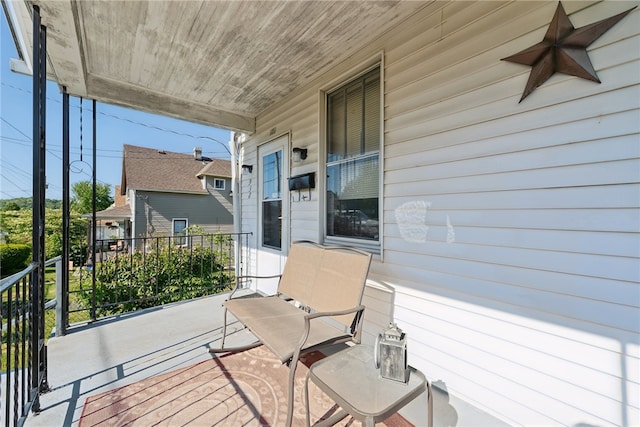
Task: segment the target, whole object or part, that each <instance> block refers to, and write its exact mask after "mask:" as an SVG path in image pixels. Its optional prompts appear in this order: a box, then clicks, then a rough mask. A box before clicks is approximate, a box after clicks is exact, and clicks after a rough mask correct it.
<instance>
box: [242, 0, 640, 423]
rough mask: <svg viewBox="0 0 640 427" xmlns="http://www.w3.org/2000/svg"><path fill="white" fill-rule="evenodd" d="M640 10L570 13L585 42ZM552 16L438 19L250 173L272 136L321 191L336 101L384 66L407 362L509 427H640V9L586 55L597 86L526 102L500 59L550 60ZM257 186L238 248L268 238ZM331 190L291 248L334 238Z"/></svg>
mask: <svg viewBox="0 0 640 427" xmlns="http://www.w3.org/2000/svg"><path fill="white" fill-rule="evenodd" d="M636 5H638V2H618V1H605V2H566V3H565V9H566V11H567V13H568V14H569V16H570V20H571V21H572V23H573V24H574V26H575V27H581V26H584V25H587V24H590V23H593V22H596V21H599V20H602V19H604V18H607V17H610V16H612V15H614V14H617V13H620V12H622V11H624V10H627V9H629V8H631V7H633V6H636ZM556 6H557V2H505V3H497V2H447V3H433V4H431V5H430V6H428V7H426V8H425V9H424V10H423V11H422V12H421V13H419V14H416V15H415V16H414V17H412V18H411V19H410V20H409V21H408V22H406V23H405V24H403V26H402V28H397V29H395V30H394V31H391V32H390V33H388V34H387V35H386V36H384V37H382V38H380V39H378V40H375V41H372V43H371V44H370V45H369V46H368V47H367V48H366V49H363V50H362V51H361V52H360V53H359V54H358V55H356V56H354V57H352V58H351V59H350V60H349V61H348V62H346V63H343V64H337V65H336V66H335V68H334V69H333V70H332V71H331V72H330V73H328V74H326V75H325V76H323V77H322V78H321V79H319V80H318V81H316V82H315V83H314V84H313V85H311V86H308V87H306V88H304V89H302V90H300V91H298V92H297V93H295V94H293V95H292V96H291V97H289V98H288V99H287V100H286V102H283V103H280V104H278V105H277V106H275V107H273V108H272V109H270V110H269V111H267V112H266V113H265V114H263V115H261V116H259V117H258V119H257V132H256V134H255V135H254V136H253V137H252V138H251V139H250V140H249V142H248V143H246V144H245V153H244V156H245V159H244V163H247V164H255V158H256V157H255V156H256V152H255V150H256V148H257V146H258V145H259V144H261V143H263V142H266V141H268V140H269V139H270V137H269V135H270V132H271V131H272V129H274V128H276V129H277V133H281V132H285V131H288V132H290V135H291V138H292V140H293V146H300V147H307V148H308V149H309V153H308V154H309V157H308V158H307V160H305V161H304V163H303V164H300V165H298V164H295V165H292V170H291V175H295V174H298V173H303V172H308V171H316V172H318V171H320V172H321V171H322V168H323V166H322V160H321V159H320V155H319V153H321V150H320V149H319V147H318V141H322V137H321V136H319V135H321V134H322V131H321V125H320V123H321V118H320V117H319V111H321V107H319V104H320V100H321V93H322V92H321V90H322V89H328V88H329V87H331V85H335V84H337V83H339V82H341V81H345V80H346V79H348V78H349V77H350V76H352V75H353V74H354V73H356V72H357V71H358V69H359V68H362V67H363V66H364V64H366V63H367V62H370V60H371V58H374V57H376V56H377V55H379V54H380V53H381V52H383V55H382V58H383V73H384V107H385V113H384V114H385V138H384V141H385V142H384V163H383V166H384V187H383V191H384V218H383V235H384V241H383V254H382V257H377V258H376V259H375V260H374V262H373V264H372V267H371V274H370V279H373V280H375V281H378V282H380V283H384V284H387V285H389V286H391V287H392V288H393V289H395V310H394V314H395V320H396V321H397V322H398V324H399V326H400V327H401V328H402V329H404V330H405V331H406V332H407V333H408V336H409V340H410V345H409V350H410V356H409V358H410V363H411V364H413V365H415V366H417V367H419V368H421V369H422V370H423V371H424V372H425V373H426V374H427V376H428V377H429V378H430V379H432V380H439V381H441V382H442V383H444V384H445V385H446V387H447V389H448V391H449V392H450V393H451V394H452V395H455V396H458V397H461V398H463V399H465V400H467V401H469V402H471V403H473V404H474V405H476V406H478V407H480V408H482V409H483V410H485V411H486V412H487V413H489V414H491V415H492V416H495V417H496V418H499V419H500V420H503V421H505V422H507V423H510V424H513V425H578V424H580V425H587V424H590V425H629V426H631V425H640V415H639V414H640V403H639V402H640V368H639V367H640V335H639V329H640V268H639V267H638V265H640V244H639V241H640V240H639V238H640V234H639V231H640V186H639V184H640V173H639V172H638V171H639V170H640V55H639V52H640V9H636V10H635V11H634V12H632V13H631V14H630V15H629V16H627V17H626V18H625V19H624V20H623V21H621V22H620V23H619V24H617V25H616V26H615V27H613V28H612V29H611V30H610V31H608V32H607V33H606V34H604V35H603V36H602V37H600V38H599V39H598V40H597V41H596V42H594V43H593V44H592V45H591V46H590V47H589V49H588V51H589V56H590V58H591V61H592V62H593V64H594V67H595V69H596V71H597V72H598V76H599V77H600V79H601V80H602V83H601V84H596V83H593V82H590V81H587V80H584V79H579V78H576V77H570V76H566V75H562V74H556V75H554V76H553V77H552V78H551V79H550V80H549V81H547V82H546V83H545V84H544V85H542V86H541V87H540V88H538V89H537V90H536V91H535V92H533V94H531V95H530V96H529V97H528V98H527V99H526V100H525V101H524V102H522V103H518V101H519V99H520V96H521V94H522V91H523V89H524V86H525V83H526V81H527V78H528V76H529V72H530V67H525V66H520V65H517V64H512V63H507V62H504V61H501V60H500V59H501V58H504V57H506V56H509V55H511V54H513V53H516V52H518V51H520V50H522V49H524V48H527V47H529V46H532V45H533V44H535V43H537V42H539V41H541V40H542V38H543V36H544V33H545V32H546V29H547V27H548V24H549V22H550V21H551V17H552V16H553V14H554V11H555V8H556ZM255 176H256V175H255V171H254V174H253V175H246V174H245V175H243V176H242V181H241V188H242V231H253V232H255V231H256V230H257V229H258V224H257V200H256V194H257V185H258V183H257V182H256V179H255ZM319 176H322V173H319ZM320 191H321V187H320V188H318V189H316V190H315V191H313V192H312V197H311V200H310V201H303V202H292V203H291V212H290V218H291V223H290V226H291V230H290V235H291V240H292V241H293V240H298V239H307V238H308V239H313V240H320V239H321V236H322V213H321V212H320V209H321V206H322V205H321V203H319V198H320V197H321V193H320ZM407 210H413V212H414V213H415V212H422V222H421V223H417V224H416V223H412V224H405V223H404V222H403V218H404V217H403V213H404V212H405V211H407ZM407 225H410V226H411V227H406V226H407ZM412 232H413V234H412ZM369 294H371V292H368V293H367V295H369ZM369 303H373V304H377V302H376V301H371V300H370V301H369ZM376 310H379V311H380V312H381V313H383V312H384V309H380V308H377V309H376ZM414 421H415V422H416V423H417V424H418V425H421V423H420V422H421V421H423V420H419V419H418V420H414Z"/></svg>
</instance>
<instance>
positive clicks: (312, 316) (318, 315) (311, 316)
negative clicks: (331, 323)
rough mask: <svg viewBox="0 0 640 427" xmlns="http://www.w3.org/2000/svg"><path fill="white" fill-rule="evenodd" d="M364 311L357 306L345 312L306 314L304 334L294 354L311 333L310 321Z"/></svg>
mask: <svg viewBox="0 0 640 427" xmlns="http://www.w3.org/2000/svg"><path fill="white" fill-rule="evenodd" d="M362 311H364V305H358V306H355V307H352V308H348V309H346V310H337V311H319V312H316V313H311V314H306V315H305V316H304V332H303V334H302V336H301V337H300V341H299V342H298V348H297V349H296V352H297V353H299V352H300V351H301V350H302V348H303V347H304V344H305V343H306V342H307V339H308V338H309V333H310V332H311V321H312V320H314V319H318V318H321V317H333V316H342V315H345V314H351V313H358V312H362Z"/></svg>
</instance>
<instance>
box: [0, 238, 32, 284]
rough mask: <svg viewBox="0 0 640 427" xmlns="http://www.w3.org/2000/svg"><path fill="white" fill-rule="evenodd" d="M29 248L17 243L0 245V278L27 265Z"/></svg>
mask: <svg viewBox="0 0 640 427" xmlns="http://www.w3.org/2000/svg"><path fill="white" fill-rule="evenodd" d="M30 259H31V246H29V245H24V244H19V243H6V244H0V276H1V277H6V276H10V275H12V274H14V273H17V272H19V271H21V270H24V269H25V268H26V267H27V266H28V265H29V260H30Z"/></svg>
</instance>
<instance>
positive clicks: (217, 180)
mask: <svg viewBox="0 0 640 427" xmlns="http://www.w3.org/2000/svg"><path fill="white" fill-rule="evenodd" d="M219 182H221V183H222V187H218V183H219ZM226 182H227V180H226V179H222V178H213V188H214V189H216V190H224V189H225V188H226V187H227V184H226Z"/></svg>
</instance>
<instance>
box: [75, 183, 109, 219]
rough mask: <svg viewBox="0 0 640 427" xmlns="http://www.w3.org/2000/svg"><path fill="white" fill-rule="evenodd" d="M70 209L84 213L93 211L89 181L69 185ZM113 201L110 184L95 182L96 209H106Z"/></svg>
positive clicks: (91, 187)
mask: <svg viewBox="0 0 640 427" xmlns="http://www.w3.org/2000/svg"><path fill="white" fill-rule="evenodd" d="M71 192H72V193H73V196H72V197H71V209H72V210H74V211H76V212H78V213H81V214H84V213H90V212H92V211H93V184H92V183H91V181H80V182H76V183H75V184H73V186H72V187H71ZM112 203H113V198H112V197H111V186H110V185H109V184H101V183H96V211H101V210H104V209H107V208H108V207H109V206H111V204H112Z"/></svg>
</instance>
